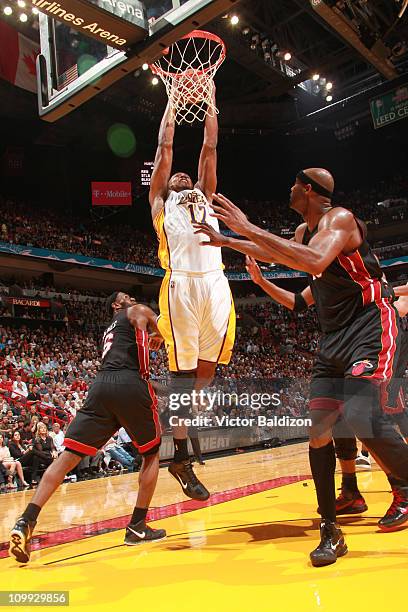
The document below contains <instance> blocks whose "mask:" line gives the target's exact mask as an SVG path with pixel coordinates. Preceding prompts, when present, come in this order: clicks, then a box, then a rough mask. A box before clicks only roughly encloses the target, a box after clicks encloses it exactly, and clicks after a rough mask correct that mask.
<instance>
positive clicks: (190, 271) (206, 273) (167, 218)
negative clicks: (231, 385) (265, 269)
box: [155, 188, 235, 371]
mask: <svg viewBox="0 0 408 612" xmlns="http://www.w3.org/2000/svg"><path fill="white" fill-rule="evenodd" d="M211 213H212V209H211V208H210V206H209V204H208V202H207V200H206V198H205V196H204V194H203V193H202V191H200V190H199V189H197V188H195V189H193V190H186V191H182V192H179V193H177V192H175V191H171V192H170V194H169V196H168V198H167V201H166V203H165V205H164V208H163V209H162V211H161V212H160V213H159V215H158V216H157V218H156V219H155V227H156V231H157V234H158V237H159V240H160V246H159V259H160V263H161V265H162V267H163V268H164V269H165V270H166V276H165V278H164V281H163V284H162V287H161V290H160V300H159V304H160V318H159V321H158V325H159V329H160V332H161V333H162V335H163V337H164V339H165V341H166V346H167V351H168V355H169V365H170V370H172V371H186V370H195V369H196V368H197V363H198V360H203V361H210V362H213V363H217V362H218V363H229V360H230V358H231V353H232V347H233V344H234V338H235V311H234V304H233V301H232V296H231V291H230V288H229V285H228V281H227V278H226V276H225V275H224V272H223V269H224V266H223V264H222V255H221V249H220V248H217V247H205V246H201V245H200V242H205V241H206V240H207V238H206V236H204V235H203V234H197V235H195V233H194V232H195V229H194V227H193V223H195V222H197V223H202V222H205V223H208V224H209V225H211V226H212V227H214V229H215V230H217V231H218V230H219V226H218V220H217V219H215V218H214V217H211V216H210V214H211Z"/></svg>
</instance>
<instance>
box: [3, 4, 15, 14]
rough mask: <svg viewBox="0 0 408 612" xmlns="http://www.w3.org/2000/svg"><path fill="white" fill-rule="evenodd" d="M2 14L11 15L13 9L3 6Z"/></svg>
mask: <svg viewBox="0 0 408 612" xmlns="http://www.w3.org/2000/svg"><path fill="white" fill-rule="evenodd" d="M3 13H4V14H5V15H11V14H12V13H13V9H12V8H11V6H5V7H4V9H3Z"/></svg>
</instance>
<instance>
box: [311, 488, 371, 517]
mask: <svg viewBox="0 0 408 612" xmlns="http://www.w3.org/2000/svg"><path fill="white" fill-rule="evenodd" d="M366 510H368V506H367V504H366V503H365V499H364V497H363V496H362V495H361V493H360V492H357V493H352V492H351V491H342V492H341V493H340V495H339V496H338V498H337V499H336V515H339V514H361V513H362V512H365V511H366ZM317 512H318V514H320V508H318V509H317Z"/></svg>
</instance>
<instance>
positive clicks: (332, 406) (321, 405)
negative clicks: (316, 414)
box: [309, 397, 344, 410]
mask: <svg viewBox="0 0 408 612" xmlns="http://www.w3.org/2000/svg"><path fill="white" fill-rule="evenodd" d="M343 403H344V402H342V401H341V400H337V399H334V398H333V397H314V398H313V399H311V400H310V402H309V409H310V410H341V409H342V408H343Z"/></svg>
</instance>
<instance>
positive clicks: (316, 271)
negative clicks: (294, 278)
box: [307, 257, 326, 276]
mask: <svg viewBox="0 0 408 612" xmlns="http://www.w3.org/2000/svg"><path fill="white" fill-rule="evenodd" d="M325 269H326V263H325V261H324V260H323V259H322V258H321V257H316V258H315V259H314V260H312V261H310V263H309V265H308V270H307V272H308V273H309V274H312V276H321V274H323V272H324V271H325Z"/></svg>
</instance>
